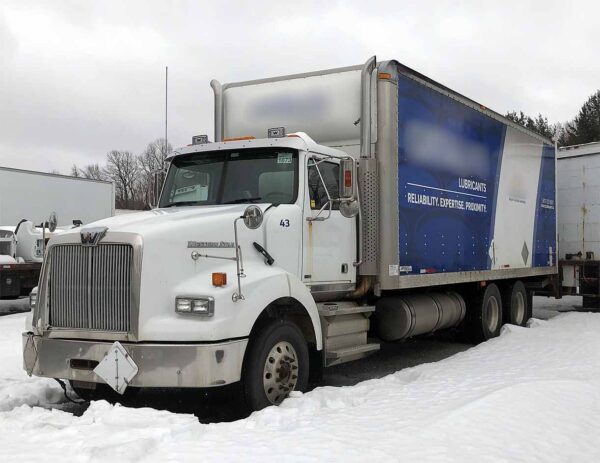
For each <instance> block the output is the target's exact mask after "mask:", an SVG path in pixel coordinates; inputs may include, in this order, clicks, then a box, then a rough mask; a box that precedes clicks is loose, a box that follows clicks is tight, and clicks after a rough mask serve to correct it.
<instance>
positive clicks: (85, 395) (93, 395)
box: [69, 381, 140, 404]
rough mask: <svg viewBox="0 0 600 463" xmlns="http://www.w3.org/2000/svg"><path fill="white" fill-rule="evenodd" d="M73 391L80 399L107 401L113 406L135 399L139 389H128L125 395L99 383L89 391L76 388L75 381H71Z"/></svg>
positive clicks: (83, 388)
mask: <svg viewBox="0 0 600 463" xmlns="http://www.w3.org/2000/svg"><path fill="white" fill-rule="evenodd" d="M69 384H70V385H71V389H73V390H74V391H75V393H76V394H77V395H78V396H79V398H81V399H83V400H86V401H87V402H91V401H92V400H106V401H107V402H109V403H111V404H115V403H124V402H128V401H129V400H131V399H133V398H134V397H135V396H136V395H137V394H138V392H139V391H140V389H139V388H136V387H128V388H127V389H126V390H125V393H124V394H123V395H121V394H119V393H118V392H116V391H114V390H113V389H112V388H111V387H110V386H109V385H108V384H100V383H97V384H96V387H95V388H94V389H88V388H86V387H79V386H74V385H73V381H69Z"/></svg>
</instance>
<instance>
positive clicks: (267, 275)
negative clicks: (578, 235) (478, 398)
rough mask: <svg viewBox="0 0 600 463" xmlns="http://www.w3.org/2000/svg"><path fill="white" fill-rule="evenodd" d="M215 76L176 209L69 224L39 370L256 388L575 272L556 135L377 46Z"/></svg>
mask: <svg viewBox="0 0 600 463" xmlns="http://www.w3.org/2000/svg"><path fill="white" fill-rule="evenodd" d="M211 85H212V87H213V89H214V93H215V142H214V143H208V142H207V139H206V138H207V137H194V141H195V143H194V144H192V145H188V146H187V147H184V148H181V149H179V150H178V151H177V152H175V153H174V154H173V156H172V157H171V158H170V159H169V168H168V174H167V177H166V180H165V184H164V186H163V190H162V194H161V197H160V202H159V204H158V207H157V208H156V209H154V210H151V211H148V212H143V213H139V214H131V215H127V216H118V217H113V218H111V219H107V220H102V221H99V222H96V223H95V224H91V225H90V226H85V227H83V228H82V229H80V230H74V231H71V232H67V233H64V234H61V235H59V236H56V237H54V238H52V240H51V241H50V243H49V249H48V258H47V260H46V262H45V263H44V268H43V271H42V275H41V277H40V286H39V294H38V298H37V302H36V306H35V310H34V312H33V317H32V320H31V324H30V326H28V328H27V332H25V333H23V349H24V368H25V369H26V371H27V372H28V373H29V374H34V375H37V376H45V377H52V378H57V379H61V380H68V381H70V383H71V385H72V387H73V388H74V390H75V391H76V392H77V393H78V394H79V395H80V396H81V397H83V398H93V397H107V396H109V395H110V393H112V394H114V393H115V392H114V391H116V392H117V393H119V394H123V393H126V392H127V393H128V392H130V391H131V392H134V391H135V390H136V389H138V390H139V388H145V387H163V388H204V387H206V388H210V387H219V386H223V385H226V384H230V383H237V382H239V384H240V386H241V389H242V391H243V397H244V399H245V402H246V404H247V406H248V407H249V408H250V409H251V410H256V409H260V408H263V407H265V406H268V405H271V404H279V403H280V402H281V401H282V400H283V399H284V398H285V397H286V396H287V395H288V394H289V392H290V391H292V390H300V391H303V390H306V388H307V384H308V380H309V376H312V375H316V376H318V375H319V373H320V372H321V371H322V369H323V368H324V367H329V366H331V365H336V364H339V363H342V362H347V361H350V360H356V359H359V358H362V357H364V356H365V355H367V354H369V353H372V352H375V351H377V350H378V349H379V341H378V339H380V340H383V341H395V340H399V339H404V338H407V337H409V336H414V335H418V334H422V333H429V332H433V331H436V330H441V329H446V328H451V327H455V326H459V325H463V326H464V327H465V330H466V332H467V333H468V334H469V336H470V337H471V338H472V339H473V340H475V341H483V340H486V339H489V338H492V337H494V336H497V335H498V333H499V331H500V328H501V326H502V324H503V323H514V324H518V325H524V324H525V323H526V321H527V319H528V318H529V317H530V314H531V304H530V300H529V296H530V292H529V290H530V289H531V288H541V287H543V286H544V285H545V284H547V283H548V281H549V278H548V277H549V276H553V275H556V273H557V263H556V222H555V219H556V216H555V208H554V204H555V183H554V182H555V176H554V165H555V150H554V146H553V144H552V142H551V141H550V140H547V139H545V138H542V137H540V136H539V135H537V134H535V133H532V132H530V131H528V130H526V129H524V128H523V127H521V126H519V125H516V124H514V123H512V122H511V121H509V120H507V119H505V118H504V117H502V116H500V115H499V114H497V113H495V112H493V111H491V110H489V109H487V108H485V107H483V106H481V105H480V104H478V103H475V102H474V101H472V100H470V99H468V98H466V97H464V96H462V95H460V94H458V93H456V92H454V91H452V90H450V89H448V88H446V87H444V86H442V85H440V84H437V83H436V82H434V81H432V80H431V79H429V78H427V77H425V76H423V75H421V74H419V73H417V72H415V71H413V70H412V69H410V68H407V67H406V66H403V65H402V64H400V63H399V62H397V61H384V62H379V63H378V62H376V60H375V57H372V58H370V59H369V60H368V61H367V62H366V63H365V64H364V65H359V66H353V67H347V68H339V69H332V70H327V71H320V72H313V73H307V74H300V75H292V76H285V77H276V78H271V79H263V80H256V81H250V82H240V83H234V84H227V85H221V84H219V83H218V82H217V81H213V82H212V83H211ZM371 320H372V321H373V322H374V323H373V326H371V324H370V321H371ZM113 390H114V391H113Z"/></svg>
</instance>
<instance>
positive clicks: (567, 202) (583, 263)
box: [557, 142, 600, 310]
mask: <svg viewBox="0 0 600 463" xmlns="http://www.w3.org/2000/svg"><path fill="white" fill-rule="evenodd" d="M557 158H558V162H557V173H558V190H557V200H558V236H559V247H558V248H559V250H560V255H559V272H560V280H561V283H562V284H561V287H562V288H561V289H562V293H563V294H566V295H577V296H582V302H583V307H584V308H585V309H592V310H598V309H600V176H599V175H598V174H600V142H595V143H586V144H583V145H575V146H565V147H563V148H560V149H559V151H558V153H557Z"/></svg>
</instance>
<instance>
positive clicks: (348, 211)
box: [340, 199, 360, 218]
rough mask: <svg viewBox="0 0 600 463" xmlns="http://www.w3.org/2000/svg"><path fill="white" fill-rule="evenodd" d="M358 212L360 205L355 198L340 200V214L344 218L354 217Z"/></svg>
mask: <svg viewBox="0 0 600 463" xmlns="http://www.w3.org/2000/svg"><path fill="white" fill-rule="evenodd" d="M359 212H360V207H359V204H358V201H357V200H356V199H351V200H349V201H348V200H345V201H344V200H342V201H341V202H340V214H342V215H343V216H344V217H346V218H352V217H356V216H357V215H358V213H359Z"/></svg>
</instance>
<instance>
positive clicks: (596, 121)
mask: <svg viewBox="0 0 600 463" xmlns="http://www.w3.org/2000/svg"><path fill="white" fill-rule="evenodd" d="M506 117H507V118H509V119H511V120H512V121H514V122H516V123H518V124H521V125H522V126H524V127H526V128H528V129H531V130H533V131H535V132H538V133H539V134H541V135H543V136H545V137H548V138H550V139H552V140H554V141H556V142H557V143H558V145H559V146H569V145H580V144H582V143H591V142H595V141H600V90H598V91H597V92H596V93H594V94H593V95H591V96H590V97H589V98H588V99H587V100H586V101H585V103H583V105H582V106H581V109H580V110H579V112H578V113H577V116H575V118H574V119H573V120H571V121H568V122H563V123H561V122H557V123H554V124H551V123H549V122H548V118H547V117H545V116H542V115H541V114H538V115H537V117H531V116H528V115H526V114H525V113H523V111H519V112H517V111H509V112H508V113H507V114H506Z"/></svg>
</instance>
